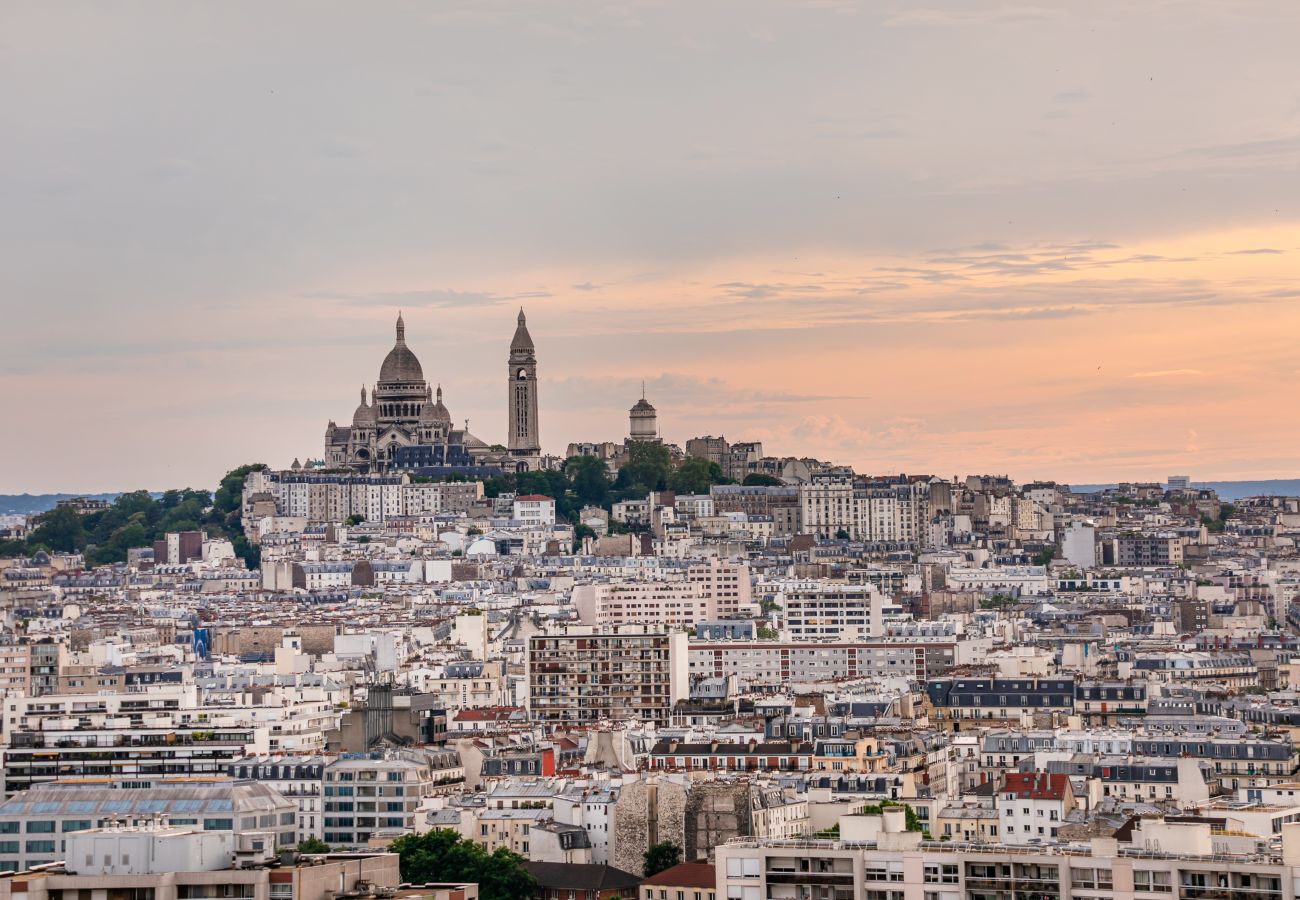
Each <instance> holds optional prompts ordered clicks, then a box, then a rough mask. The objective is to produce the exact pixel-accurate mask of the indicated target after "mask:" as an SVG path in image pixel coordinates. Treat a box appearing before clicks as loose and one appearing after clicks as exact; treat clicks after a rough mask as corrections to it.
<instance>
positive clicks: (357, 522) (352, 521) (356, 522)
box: [343, 515, 366, 528]
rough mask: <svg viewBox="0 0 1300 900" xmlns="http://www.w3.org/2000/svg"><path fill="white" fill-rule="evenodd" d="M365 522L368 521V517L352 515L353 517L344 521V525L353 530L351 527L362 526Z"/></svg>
mask: <svg viewBox="0 0 1300 900" xmlns="http://www.w3.org/2000/svg"><path fill="white" fill-rule="evenodd" d="M365 520H366V517H365V516H361V515H351V516H348V517H347V518H346V519H344V520H343V524H344V525H347V526H348V527H349V528H351V527H352V526H354V525H360V524H361V523H362V522H364V521H365Z"/></svg>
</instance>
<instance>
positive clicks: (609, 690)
mask: <svg viewBox="0 0 1300 900" xmlns="http://www.w3.org/2000/svg"><path fill="white" fill-rule="evenodd" d="M527 669H528V690H529V710H530V712H531V714H532V716H533V719H534V720H536V721H539V722H542V723H544V724H547V725H579V724H583V723H593V724H594V723H597V722H603V721H610V720H627V719H643V720H650V721H653V722H656V723H658V724H660V725H667V724H668V723H669V722H670V721H671V718H672V710H673V707H674V706H675V705H676V704H677V702H678V701H679V700H684V699H685V698H686V696H687V694H688V680H689V676H688V672H687V636H686V635H685V634H684V633H682V632H675V631H665V630H658V629H654V628H647V627H645V626H636V625H612V626H606V627H589V626H569V627H568V628H565V629H563V630H562V631H558V632H556V633H551V634H540V635H533V636H532V637H530V638H529V639H528V649H527Z"/></svg>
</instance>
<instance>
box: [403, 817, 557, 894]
mask: <svg viewBox="0 0 1300 900" xmlns="http://www.w3.org/2000/svg"><path fill="white" fill-rule="evenodd" d="M388 849H389V850H390V851H391V852H393V853H396V854H397V855H398V867H399V869H400V871H401V878H402V881H405V882H410V883H414V884H423V883H425V882H429V881H457V882H460V881H465V882H468V881H474V882H478V892H479V897H480V898H481V900H523V898H527V897H531V896H533V895H534V894H535V893H536V891H537V880H536V879H535V878H533V876H532V874H530V873H529V871H528V870H527V869H526V868H524V861H523V858H522V857H520V856H518V855H517V854H514V853H511V852H510V851H509V850H507V849H506V848H505V847H498V848H497V849H496V850H495V851H494V852H492V853H488V852H487V851H486V850H484V849H483V847H482V846H481V845H479V844H478V843H476V842H474V841H472V840H469V839H468V838H462V837H461V836H460V835H459V834H458V833H457V832H455V831H452V830H451V829H449V828H441V829H437V830H434V831H429V832H426V833H424V834H405V835H402V836H401V837H399V838H397V839H396V840H395V841H393V842H392V843H391V844H390V845H389V847H388Z"/></svg>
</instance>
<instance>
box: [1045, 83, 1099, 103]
mask: <svg viewBox="0 0 1300 900" xmlns="http://www.w3.org/2000/svg"><path fill="white" fill-rule="evenodd" d="M1090 99H1092V91H1090V90H1088V89H1087V88H1083V87H1078V88H1072V89H1070V90H1068V91H1060V92H1058V93H1057V94H1056V95H1055V96H1054V97H1052V102H1053V103H1083V102H1085V101H1087V100H1090Z"/></svg>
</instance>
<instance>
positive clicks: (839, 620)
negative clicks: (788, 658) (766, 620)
mask: <svg viewBox="0 0 1300 900" xmlns="http://www.w3.org/2000/svg"><path fill="white" fill-rule="evenodd" d="M780 603H781V605H782V606H783V607H784V609H785V612H784V622H785V628H786V630H787V631H788V632H789V634H790V638H791V640H795V641H836V642H844V641H853V640H857V639H861V638H870V637H880V636H881V635H882V634H884V633H885V598H884V597H883V596H882V595H881V593H880V592H879V591H877V590H876V589H875V588H874V587H872V586H871V585H858V586H850V585H838V584H827V583H825V582H809V583H807V584H800V585H794V586H791V587H789V588H787V589H785V590H784V591H782V593H781V599H780Z"/></svg>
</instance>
